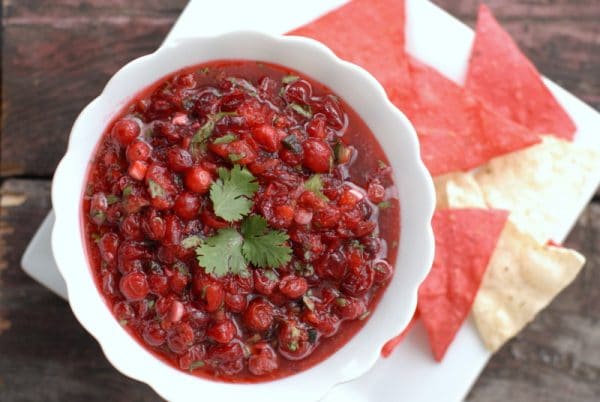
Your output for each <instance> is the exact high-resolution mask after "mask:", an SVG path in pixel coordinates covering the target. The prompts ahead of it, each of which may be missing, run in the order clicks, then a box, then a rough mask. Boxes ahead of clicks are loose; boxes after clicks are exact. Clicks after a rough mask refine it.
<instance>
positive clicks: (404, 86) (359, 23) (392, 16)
mask: <svg viewBox="0 0 600 402" xmlns="http://www.w3.org/2000/svg"><path fill="white" fill-rule="evenodd" d="M404 22H405V13H404V0H356V1H352V2H350V3H347V4H345V5H343V6H342V7H340V8H337V9H335V10H333V11H331V12H329V13H327V14H325V15H324V16H322V17H320V18H319V19H317V20H315V21H313V22H311V23H309V24H307V25H304V26H302V27H300V28H297V29H295V30H293V31H291V32H289V35H298V36H306V37H309V38H313V39H316V40H318V41H320V42H322V43H324V44H325V45H327V46H328V47H329V48H331V50H333V51H334V53H336V54H337V55H338V56H339V57H341V58H342V59H345V60H348V61H351V62H353V63H355V64H358V65H359V66H361V67H363V68H364V69H366V70H367V71H369V72H370V73H371V74H373V76H374V77H375V78H377V80H378V81H379V82H380V83H381V85H383V87H384V88H385V90H386V91H387V93H388V96H389V97H390V98H392V97H395V96H398V93H400V92H403V91H408V90H410V88H411V86H410V80H409V75H408V64H407V60H406V55H405V52H404V41H405V39H404Z"/></svg>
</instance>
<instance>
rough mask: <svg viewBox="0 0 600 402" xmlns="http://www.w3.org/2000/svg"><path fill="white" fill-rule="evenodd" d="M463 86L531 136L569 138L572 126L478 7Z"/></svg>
mask: <svg viewBox="0 0 600 402" xmlns="http://www.w3.org/2000/svg"><path fill="white" fill-rule="evenodd" d="M466 87H467V89H469V90H470V91H471V92H472V93H473V94H475V95H476V96H478V97H479V98H480V99H482V100H483V101H484V102H486V103H487V104H488V105H489V106H490V107H491V108H493V109H494V110H495V111H496V112H498V113H500V114H501V115H503V116H504V117H506V118H508V119H511V120H513V121H515V122H517V123H520V124H522V125H523V126H525V127H527V128H529V129H530V130H532V131H534V132H535V133H538V134H553V135H556V136H557V137H560V138H565V139H568V140H572V139H573V136H574V134H575V131H576V127H575V123H573V120H571V118H570V117H569V115H568V114H567V113H566V112H565V110H564V109H563V108H562V107H561V106H560V105H559V104H558V102H557V101H556V99H555V98H554V96H553V95H552V93H551V92H550V91H549V90H548V87H546V85H545V84H544V82H543V81H542V78H541V76H540V73H539V72H538V71H537V69H536V68H535V66H534V65H533V64H532V63H531V62H530V61H529V60H528V59H527V57H526V56H525V55H524V54H523V53H521V51H520V50H519V48H518V47H517V45H516V44H515V42H514V41H513V40H512V39H511V37H510V36H509V34H508V33H507V32H506V31H504V30H503V29H502V27H501V26H500V25H499V24H498V22H497V21H496V20H495V19H494V16H493V15H492V13H491V12H490V10H489V9H488V8H487V7H486V6H485V5H481V6H480V8H479V16H478V20H477V32H476V34H475V43H474V44H473V50H472V52H471V59H470V62H469V71H468V74H467V81H466Z"/></svg>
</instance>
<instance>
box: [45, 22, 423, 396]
mask: <svg viewBox="0 0 600 402" xmlns="http://www.w3.org/2000/svg"><path fill="white" fill-rule="evenodd" d="M219 59H221V60H223V59H242V60H243V59H247V60H258V61H265V62H272V63H276V64H280V65H283V66H287V67H289V68H291V69H293V70H297V71H299V72H301V73H303V74H306V75H307V76H309V77H311V78H313V79H315V80H317V81H319V82H322V83H323V84H325V85H326V86H328V87H329V88H330V89H331V90H332V91H334V92H335V93H336V94H338V95H340V96H341V97H342V98H343V99H344V100H345V101H346V102H347V103H348V104H349V105H351V106H352V108H354V110H355V111H356V112H357V113H358V114H359V115H360V116H361V118H362V119H363V120H364V121H365V123H366V124H367V125H368V126H369V128H370V129H371V131H372V132H373V133H374V135H375V136H376V137H377V139H378V141H379V142H380V143H381V145H382V148H383V149H384V151H385V153H386V155H387V157H388V159H389V161H390V163H391V165H392V169H393V172H394V179H395V182H396V184H397V187H398V196H399V200H400V206H401V208H400V210H401V211H400V214H401V220H400V222H401V229H400V239H399V247H398V255H397V261H396V271H395V275H394V277H393V279H392V281H391V282H390V284H389V286H388V288H387V290H386V291H385V293H384V295H383V297H382V298H381V300H380V302H379V305H378V306H377V308H376V309H375V310H374V312H373V313H372V314H371V317H370V318H369V321H368V322H367V323H366V324H365V326H364V327H363V328H362V329H361V330H360V331H359V332H358V333H357V334H356V335H355V336H354V337H353V338H352V339H351V340H350V341H349V342H348V343H346V345H344V346H343V347H342V348H341V349H340V350H338V351H337V352H335V353H334V354H333V355H331V356H330V357H329V358H327V359H326V360H324V361H322V362H321V363H319V364H317V365H315V366H314V367H312V368H310V369H308V370H305V371H302V372H300V373H298V374H295V375H292V376H289V377H286V378H283V379H280V380H275V381H270V382H263V383H255V384H232V383H224V382H218V381H212V380H209V379H204V378H201V377H196V376H192V375H189V374H186V373H183V372H181V371H179V370H177V369H175V368H173V367H171V366H170V365H168V364H166V363H164V362H163V361H161V360H160V359H158V358H156V357H155V356H154V355H153V354H151V353H150V352H149V351H147V350H146V349H145V348H144V347H143V346H141V345H140V344H138V342H137V341H136V340H135V339H134V338H133V337H132V336H130V335H129V334H128V333H127V332H126V331H125V330H124V329H123V328H121V326H120V325H119V324H118V323H117V320H115V319H114V317H113V316H112V313H111V312H110V311H109V308H108V307H107V304H106V303H105V301H104V300H103V298H102V296H101V294H100V292H99V291H98V290H97V288H96V285H95V283H94V279H93V277H92V275H91V270H90V268H89V265H88V261H87V258H86V256H85V252H84V243H83V236H82V227H81V224H80V213H79V211H80V197H81V194H83V185H84V181H85V176H86V173H87V169H88V163H89V160H90V158H91V155H92V153H93V151H94V149H95V147H96V143H97V142H98V141H99V138H100V136H101V135H102V133H103V131H104V129H105V127H106V125H107V124H108V123H109V121H110V120H111V119H112V118H113V117H114V115H115V114H116V113H117V112H118V111H119V110H120V109H121V108H122V107H123V105H125V104H126V103H127V101H129V100H130V99H131V98H133V97H134V96H135V95H136V94H137V93H138V92H139V91H140V90H142V89H144V88H146V87H148V86H149V85H151V84H153V83H155V82H156V81H158V80H160V79H161V78H163V77H164V76H166V75H168V74H169V73H171V72H174V71H177V70H179V69H181V68H185V67H187V66H191V65H194V64H199V63H203V62H208V61H211V60H219ZM390 131H395V132H394V133H392V134H391V135H390V134H389V132H390ZM385 133H388V134H385ZM90 138H92V139H93V141H90ZM390 149H393V150H394V153H390V152H389V150H390ZM52 203H53V206H54V210H55V212H56V222H55V224H54V228H53V232H52V250H53V254H54V258H55V260H56V264H57V266H58V267H59V270H60V273H61V275H62V276H63V278H64V279H65V282H66V284H67V289H68V294H69V303H70V305H71V308H72V310H73V313H74V314H75V316H76V317H77V319H78V320H79V322H80V323H81V324H82V325H83V327H84V328H85V329H86V330H87V331H88V332H89V333H90V334H92V335H93V336H94V337H95V338H96V340H97V341H98V342H99V343H100V346H101V347H102V350H103V351H104V354H105V355H106V357H107V358H108V360H109V361H110V362H111V363H112V364H113V366H115V367H116V368H117V369H118V370H119V371H121V372H122V373H123V374H125V375H127V376H129V377H131V378H134V379H137V380H139V381H142V382H145V383H147V384H148V385H150V386H151V387H152V388H153V389H154V390H155V391H156V392H157V393H158V394H160V395H161V396H163V397H164V398H166V399H168V400H187V399H189V396H190V395H202V396H204V397H211V396H212V397H218V398H219V399H220V400H223V401H228V400H241V399H240V398H244V401H246V402H259V401H260V402H268V401H279V400H282V399H283V398H285V400H288V401H296V400H297V401H307V400H318V399H320V398H322V397H323V396H324V395H325V394H326V393H327V392H328V391H329V390H330V389H331V388H332V387H333V386H335V385H336V384H339V383H342V382H347V381H350V380H352V379H355V378H358V377H359V376H361V375H362V374H364V373H365V372H366V371H367V370H369V369H370V368H371V367H372V366H373V364H374V363H375V361H376V360H377V358H378V356H379V354H380V350H381V347H382V346H383V344H384V343H385V342H386V341H387V340H389V339H390V338H392V337H393V336H395V335H396V334H398V333H400V332H401V331H402V330H403V329H404V328H405V327H406V325H407V324H408V322H409V321H410V319H411V317H412V315H413V313H414V310H415V308H416V300H417V290H418V287H419V285H420V283H421V282H422V281H423V279H424V278H425V276H426V275H427V273H428V272H429V269H430V267H431V264H432V261H433V253H434V240H433V233H432V229H431V223H430V222H431V217H432V215H433V211H434V206H435V195H434V190H433V184H432V180H431V176H430V175H429V173H428V171H427V170H426V168H425V166H424V165H423V163H422V161H421V159H420V154H419V145H418V141H417V136H416V133H415V131H414V129H413V127H412V125H411V124H410V122H409V121H408V119H407V118H406V117H405V116H404V115H403V114H402V113H401V112H400V111H399V110H398V109H397V108H396V107H395V106H394V105H393V104H392V103H391V102H390V101H389V100H388V98H387V96H386V93H385V91H384V89H383V87H382V86H381V85H380V84H379V83H378V82H377V80H375V78H373V77H372V76H371V75H370V74H369V73H368V72H367V71H365V70H364V69H362V68H361V67H358V66H356V65H354V64H352V63H349V62H346V61H343V60H341V59H339V58H338V57H337V56H336V55H335V54H334V53H333V52H332V51H331V50H330V49H329V48H327V47H326V46H324V45H323V44H321V43H319V42H317V41H314V40H312V39H307V38H301V37H294V36H275V35H268V34H264V33H258V32H254V31H236V32H231V33H227V34H223V35H218V36H214V37H190V38H185V39H181V40H178V41H176V42H174V43H173V44H170V45H166V46H163V47H161V48H159V49H158V50H157V51H155V52H154V53H152V54H149V55H146V56H143V57H140V58H138V59H135V60H133V61H131V62H130V63H128V64H127V65H125V66H124V67H123V68H121V69H120V70H119V71H118V72H117V73H116V74H115V75H114V76H113V77H112V78H111V79H110V80H109V82H108V83H107V84H106V87H105V88H104V90H103V91H102V93H101V94H100V95H99V96H98V97H97V98H96V99H94V100H93V101H92V102H91V103H89V104H88V105H87V106H86V107H85V108H84V109H83V111H82V112H81V114H80V115H79V116H78V118H77V120H76V121H75V123H74V125H73V128H72V130H71V134H70V138H69V144H68V149H67V152H66V154H65V155H64V157H63V158H62V160H61V162H60V164H59V166H58V168H57V170H56V173H55V176H54V181H53V186H52ZM389 317H393V319H390V318H389Z"/></svg>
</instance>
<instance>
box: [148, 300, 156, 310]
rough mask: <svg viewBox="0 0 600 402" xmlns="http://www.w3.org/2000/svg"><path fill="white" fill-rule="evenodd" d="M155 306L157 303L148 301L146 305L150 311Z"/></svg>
mask: <svg viewBox="0 0 600 402" xmlns="http://www.w3.org/2000/svg"><path fill="white" fill-rule="evenodd" d="M154 304H155V301H154V300H148V303H147V304H146V306H147V307H148V308H149V309H153V308H154Z"/></svg>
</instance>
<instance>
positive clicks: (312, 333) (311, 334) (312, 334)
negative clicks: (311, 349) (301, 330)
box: [308, 328, 317, 344]
mask: <svg viewBox="0 0 600 402" xmlns="http://www.w3.org/2000/svg"><path fill="white" fill-rule="evenodd" d="M308 341H309V342H310V343H311V344H314V343H315V342H316V341H317V330H316V329H314V328H311V329H309V330H308Z"/></svg>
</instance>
